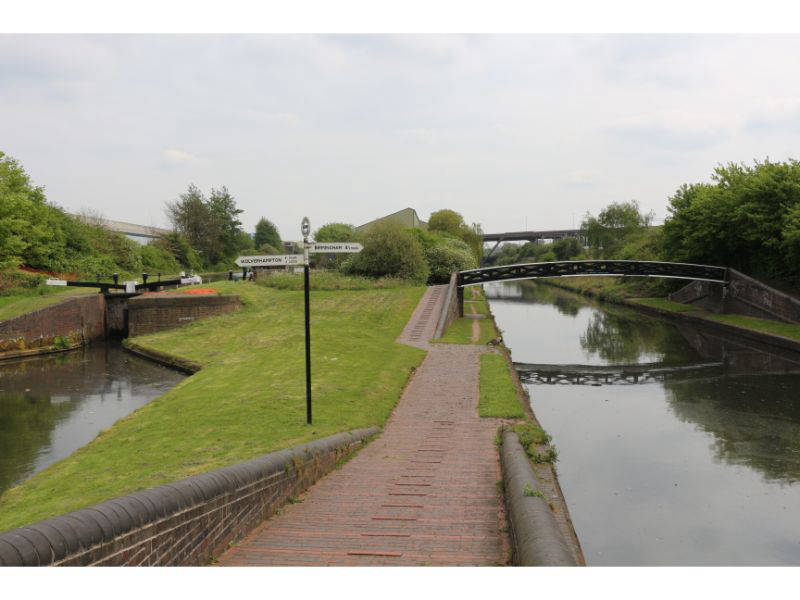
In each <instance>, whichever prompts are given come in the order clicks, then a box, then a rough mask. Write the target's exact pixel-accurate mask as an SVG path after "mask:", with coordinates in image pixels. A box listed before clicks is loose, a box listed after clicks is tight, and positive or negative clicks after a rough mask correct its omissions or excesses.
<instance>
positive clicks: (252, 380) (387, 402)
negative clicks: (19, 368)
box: [0, 281, 425, 531]
mask: <svg viewBox="0 0 800 600" xmlns="http://www.w3.org/2000/svg"><path fill="white" fill-rule="evenodd" d="M208 287H212V288H215V289H217V290H219V291H220V292H221V293H236V294H239V295H240V296H241V298H242V300H243V304H244V306H243V308H242V310H241V311H239V312H237V313H233V314H229V315H223V316H220V317H215V318H213V319H208V320H204V321H198V322H196V323H193V324H190V325H187V326H185V327H183V328H180V329H175V330H172V331H167V332H162V333H158V334H153V335H148V336H141V337H137V338H134V340H135V342H136V343H137V344H140V345H144V346H147V347H149V348H152V349H155V350H158V351H161V352H167V353H171V354H173V355H178V356H181V357H184V358H187V359H189V360H192V361H196V362H199V363H200V364H202V365H203V367H204V368H203V369H202V370H201V371H200V372H199V373H197V374H195V375H193V376H192V377H189V378H187V379H185V380H184V381H182V382H181V383H180V384H179V385H178V386H176V387H175V388H173V389H172V390H171V391H169V392H167V393H166V394H164V395H162V396H161V397H159V398H157V399H156V400H154V401H153V402H151V403H149V404H148V405H146V406H144V407H142V408H141V409H139V410H137V411H136V412H134V413H133V414H131V415H129V416H128V417H126V418H124V419H122V420H120V421H119V422H118V423H116V424H115V425H114V426H113V427H112V428H110V429H109V430H106V431H104V432H102V433H101V434H100V435H99V436H98V437H97V438H96V439H95V440H94V441H92V442H91V443H90V444H88V445H87V446H85V447H83V448H81V449H80V450H78V451H77V452H75V453H74V454H73V455H72V456H70V457H68V458H66V459H64V460H62V461H60V462H58V463H56V464H54V465H52V466H50V467H49V468H47V469H45V470H44V471H42V472H41V473H38V474H37V475H35V476H34V477H32V478H31V479H29V480H28V481H26V482H23V483H22V484H21V485H19V486H17V487H15V488H12V489H10V490H8V491H7V492H6V493H5V494H4V495H3V496H2V497H0V531H2V530H5V529H9V528H13V527H17V526H20V525H24V524H27V523H32V522H34V521H38V520H40V519H45V518H48V517H51V516H54V515H58V514H62V513H64V512H67V511H71V510H75V509H78V508H80V507H83V506H87V505H90V504H94V503H97V502H101V501H103V500H106V499H108V498H111V497H114V496H119V495H121V494H125V493H129V492H131V491H134V490H138V489H142V488H146V487H151V486H155V485H160V484H163V483H168V482H170V481H174V480H176V479H180V478H182V477H186V476H189V475H193V474H196V473H203V472H206V471H209V470H212V469H216V468H219V467H222V466H225V465H230V464H233V463H236V462H239V461H242V460H246V459H249V458H253V457H255V456H259V455H261V454H265V453H267V452H271V451H274V450H278V449H281V448H285V447H289V446H293V445H295V444H300V443H304V442H307V441H310V440H312V439H316V438H321V437H325V436H328V435H331V434H334V433H336V432H339V431H347V430H351V429H356V428H360V427H367V426H371V425H382V424H383V423H384V422H385V421H386V419H387V418H388V416H389V414H390V413H391V411H392V409H393V407H394V405H395V403H396V402H397V400H398V399H399V397H400V395H401V393H402V390H403V387H404V385H405V383H406V381H407V379H408V376H409V374H410V372H411V370H412V369H414V368H415V367H417V366H418V365H419V364H420V362H421V361H422V359H423V358H424V356H425V353H424V352H423V351H421V350H419V349H416V348H411V347H408V346H404V345H400V344H397V343H395V341H394V340H395V339H396V338H397V336H398V335H399V334H400V332H401V331H402V330H403V327H404V326H405V324H406V322H407V320H408V318H409V317H410V316H411V313H412V312H413V310H414V308H415V306H416V305H417V303H418V301H419V299H420V297H421V296H422V294H423V292H424V288H423V287H405V288H392V289H382V290H363V291H339V292H324V291H320V292H315V293H313V294H312V295H311V317H312V320H311V328H312V332H311V335H312V364H313V371H312V376H313V388H312V389H313V401H314V425H313V426H307V425H306V423H305V374H304V349H303V340H304V331H303V294H302V292H296V291H282V290H276V289H271V288H267V287H263V286H259V285H255V284H253V283H241V282H237V283H234V282H227V281H226V282H217V283H213V284H210V285H209V286H208Z"/></svg>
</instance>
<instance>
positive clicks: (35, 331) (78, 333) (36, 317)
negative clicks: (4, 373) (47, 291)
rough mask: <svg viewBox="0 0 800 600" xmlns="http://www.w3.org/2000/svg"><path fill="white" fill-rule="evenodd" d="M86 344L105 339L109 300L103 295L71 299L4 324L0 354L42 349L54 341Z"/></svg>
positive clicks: (3, 322)
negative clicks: (64, 338) (57, 339)
mask: <svg viewBox="0 0 800 600" xmlns="http://www.w3.org/2000/svg"><path fill="white" fill-rule="evenodd" d="M56 337H66V338H71V339H73V340H75V341H80V342H83V343H86V342H91V341H94V340H98V339H103V337H105V300H104V298H103V295H102V294H89V295H87V296H80V297H77V298H70V299H68V300H65V301H64V302H59V303H58V304H53V305H51V306H48V307H46V308H42V309H41V310H37V311H34V312H31V313H27V314H25V315H22V316H19V317H16V318H14V319H8V320H7V321H2V322H0V354H2V353H3V352H10V351H13V350H26V349H30V348H42V347H47V346H50V345H52V344H53V341H54V338H56Z"/></svg>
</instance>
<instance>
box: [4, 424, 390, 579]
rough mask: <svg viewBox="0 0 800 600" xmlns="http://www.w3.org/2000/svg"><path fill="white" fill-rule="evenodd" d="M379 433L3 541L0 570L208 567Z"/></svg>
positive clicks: (116, 502)
mask: <svg viewBox="0 0 800 600" xmlns="http://www.w3.org/2000/svg"><path fill="white" fill-rule="evenodd" d="M379 432H380V429H379V428H377V427H370V428H366V429H358V430H354V431H351V432H347V433H338V434H335V435H332V436H329V437H326V438H322V439H319V440H315V441H313V442H309V443H307V444H302V445H299V446H295V447H293V448H288V449H286V450H281V451H278V452H272V453H270V454H266V455H264V456H260V457H258V458H255V459H252V460H249V461H246V462H242V463H239V464H236V465H233V466H230V467H225V468H222V469H218V470H215V471H211V472H209V473H204V474H201V475H194V476H192V477H187V478H185V479H181V480H180V481H177V482H174V483H171V484H167V485H162V486H159V487H155V488H150V489H146V490H143V491H140V492H136V493H133V494H129V495H126V496H122V497H119V498H115V499H112V500H108V501H106V502H103V503H101V504H96V505H94V506H90V507H88V508H84V509H81V510H78V511H74V512H71V513H68V514H65V515H61V516H58V517H54V518H52V519H47V520H45V521H41V522H39V523H34V524H32V525H28V526H26V527H21V528H18V529H14V530H11V531H7V532H5V533H0V565H2V566H37V565H76V566H85V565H116V566H120V565H198V564H207V563H208V562H209V561H210V560H211V559H212V558H213V557H214V556H216V555H217V554H219V552H220V551H221V550H223V549H224V548H225V547H226V546H227V544H229V543H230V542H231V541H233V540H235V539H238V538H240V537H242V536H244V535H245V534H246V533H247V532H248V531H250V530H251V529H252V528H253V527H255V526H256V525H258V524H260V523H261V522H262V521H263V520H264V519H265V518H267V517H269V516H270V515H271V514H273V513H274V512H275V510H276V509H277V508H279V507H280V506H281V505H283V504H284V503H285V502H286V500H287V499H289V498H291V497H292V496H294V495H296V494H299V493H300V492H302V491H304V490H305V489H307V488H308V487H309V486H310V485H311V484H313V483H314V482H315V481H316V480H317V479H319V478H320V477H321V476H322V475H324V474H325V473H327V472H329V471H330V470H331V469H333V468H335V466H336V465H337V464H338V463H339V461H340V459H343V458H344V457H346V456H347V455H348V454H350V453H351V452H353V451H355V450H356V449H357V448H358V447H360V446H362V445H363V444H364V443H366V441H367V440H368V439H369V438H371V437H372V436H374V435H376V434H377V433H379Z"/></svg>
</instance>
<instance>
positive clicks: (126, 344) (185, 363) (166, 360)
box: [122, 338, 203, 375]
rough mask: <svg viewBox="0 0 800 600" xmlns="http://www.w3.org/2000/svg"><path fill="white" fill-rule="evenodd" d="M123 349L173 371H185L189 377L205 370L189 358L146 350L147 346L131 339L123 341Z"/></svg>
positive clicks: (150, 349)
mask: <svg viewBox="0 0 800 600" xmlns="http://www.w3.org/2000/svg"><path fill="white" fill-rule="evenodd" d="M122 347H123V348H125V350H127V351H128V352H130V353H132V354H138V355H139V356H143V357H144V358H147V359H149V360H152V361H153V362H156V363H158V364H160V365H164V366H165V367H171V368H173V369H177V370H178V371H183V372H184V373H187V374H189V375H194V374H195V373H197V372H198V371H199V370H200V369H202V368H203V366H202V365H201V364H200V363H197V362H194V361H192V360H189V359H187V358H181V357H180V356H174V355H172V354H168V353H166V352H160V351H158V350H153V349H152V348H146V347H145V346H141V345H139V344H137V343H136V342H132V341H130V338H126V339H124V340H123V341H122Z"/></svg>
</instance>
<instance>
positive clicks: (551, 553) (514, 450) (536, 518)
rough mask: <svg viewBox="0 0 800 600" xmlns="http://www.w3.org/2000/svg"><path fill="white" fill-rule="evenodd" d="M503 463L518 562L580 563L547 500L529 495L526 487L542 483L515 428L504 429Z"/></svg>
mask: <svg viewBox="0 0 800 600" xmlns="http://www.w3.org/2000/svg"><path fill="white" fill-rule="evenodd" d="M500 462H501V465H502V468H503V485H504V487H505V500H506V508H507V511H508V521H509V529H510V532H511V544H512V547H513V550H514V562H515V564H517V565H519V566H542V567H544V566H577V563H576V562H575V558H574V557H573V555H572V552H571V551H570V549H569V546H568V545H567V542H566V540H564V537H563V535H562V534H561V530H560V529H559V527H558V524H557V523H556V519H555V517H554V516H553V513H552V511H551V510H550V507H549V506H548V505H547V502H546V501H545V500H544V498H540V497H538V496H530V495H526V494H525V491H526V489H527V490H536V489H538V482H537V480H536V475H535V474H534V472H533V468H532V467H531V464H530V461H529V460H528V455H527V454H526V452H525V449H524V448H523V447H522V444H520V442H519V438H518V437H517V434H516V433H514V432H513V431H510V430H505V431H503V446H502V449H501V451H500Z"/></svg>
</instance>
